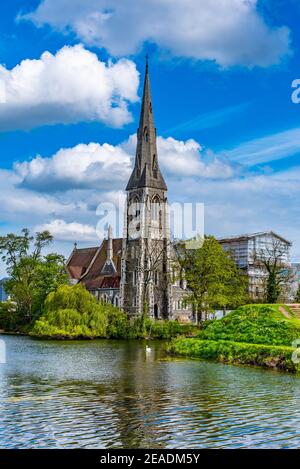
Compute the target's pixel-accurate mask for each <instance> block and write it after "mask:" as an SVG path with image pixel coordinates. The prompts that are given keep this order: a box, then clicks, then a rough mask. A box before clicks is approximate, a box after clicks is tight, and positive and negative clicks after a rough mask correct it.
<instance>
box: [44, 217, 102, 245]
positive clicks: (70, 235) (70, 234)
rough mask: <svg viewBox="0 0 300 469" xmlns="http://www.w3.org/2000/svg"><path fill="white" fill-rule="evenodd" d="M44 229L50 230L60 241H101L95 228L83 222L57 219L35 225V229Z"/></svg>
mask: <svg viewBox="0 0 300 469" xmlns="http://www.w3.org/2000/svg"><path fill="white" fill-rule="evenodd" d="M44 230H47V231H50V233H51V234H52V235H53V236H54V237H55V238H56V239H57V240H60V241H72V242H74V241H81V242H88V241H93V242H99V239H98V237H97V234H96V230H95V228H94V227H93V226H90V225H84V224H82V223H77V222H71V223H66V222H65V221H64V220H61V219H57V220H51V221H50V222H49V223H44V224H43V225H38V226H36V227H35V231H44Z"/></svg>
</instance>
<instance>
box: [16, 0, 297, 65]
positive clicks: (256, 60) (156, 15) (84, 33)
mask: <svg viewBox="0 0 300 469" xmlns="http://www.w3.org/2000/svg"><path fill="white" fill-rule="evenodd" d="M257 3H258V0H205V1H200V0H173V1H170V0H160V1H157V0H143V2H141V1H140V0H122V1H120V0H76V1H74V0H42V1H41V3H40V4H39V6H38V7H37V9H36V10H35V11H33V12H31V13H29V14H25V15H22V14H20V15H19V19H20V18H23V19H27V20H31V21H33V22H34V23H35V24H36V25H37V26H42V25H44V24H49V25H51V26H52V27H53V28H55V29H56V30H58V31H62V32H65V33H68V32H69V31H70V30H71V31H73V32H74V33H75V35H76V36H77V37H78V38H80V40H82V41H84V42H85V43H86V44H89V45H93V46H98V47H103V48H105V49H106V50H107V51H108V52H109V53H110V54H112V55H115V56H121V55H123V54H134V53H136V52H137V51H139V50H140V49H141V47H142V45H143V43H144V42H145V41H150V42H154V43H156V44H157V45H158V46H160V47H161V48H162V49H164V50H166V51H169V52H170V53H171V54H172V55H174V56H177V57H189V58H192V59H196V60H199V59H200V60H213V61H215V62H217V63H218V64H220V65H221V66H223V67H228V66H232V65H243V66H247V67H251V66H254V65H258V66H268V65H270V64H274V63H277V62H279V60H280V58H281V57H282V56H283V55H284V54H286V53H288V52H289V30H288V28H287V27H284V26H282V27H271V26H270V25H267V24H266V22H265V21H264V19H263V18H262V17H261V15H260V14H259V12H258V11H257Z"/></svg>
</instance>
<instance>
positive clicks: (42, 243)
mask: <svg viewBox="0 0 300 469" xmlns="http://www.w3.org/2000/svg"><path fill="white" fill-rule="evenodd" d="M52 240H53V237H52V235H51V234H50V233H49V232H48V231H43V232H40V233H36V234H35V236H31V235H30V233H29V230H27V229H23V230H22V235H16V234H14V233H10V234H8V235H7V236H2V237H0V255H1V256H2V261H3V262H5V263H6V265H7V272H8V274H9V277H10V278H9V280H8V281H7V283H6V291H7V293H8V294H9V295H10V298H11V300H12V301H13V302H14V304H15V306H16V316H18V318H19V322H20V325H24V324H28V323H30V322H31V321H32V320H33V319H36V317H38V316H39V315H40V314H41V310H42V308H43V303H44V300H45V298H46V297H47V295H48V293H50V292H51V291H54V290H55V289H56V288H57V287H58V285H61V284H64V283H67V282H68V277H67V274H66V272H65V269H64V264H65V259H64V257H63V256H60V255H58V254H48V255H46V256H43V255H42V251H43V249H44V248H45V247H47V246H48V245H49V244H50V243H51V242H52Z"/></svg>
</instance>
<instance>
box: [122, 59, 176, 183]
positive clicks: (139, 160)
mask: <svg viewBox="0 0 300 469" xmlns="http://www.w3.org/2000/svg"><path fill="white" fill-rule="evenodd" d="M140 187H151V188H155V189H162V190H165V191H166V190H167V186H166V183H165V181H164V178H163V176H162V174H161V172H160V169H159V166H158V159H157V147H156V129H155V126H154V118H153V112H152V99H151V92H150V79H149V65H148V56H146V72H145V81H144V92H143V101H142V109H141V116H140V124H139V128H138V131H137V148H136V156H135V165H134V169H133V172H132V175H131V177H130V179H129V182H128V184H127V187H126V190H127V191H128V190H131V189H137V188H140Z"/></svg>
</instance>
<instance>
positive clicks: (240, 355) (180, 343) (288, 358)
mask: <svg viewBox="0 0 300 469" xmlns="http://www.w3.org/2000/svg"><path fill="white" fill-rule="evenodd" d="M293 351H294V349H293V348H292V347H285V346H279V345H263V344H247V343H242V342H232V341H229V340H227V341H226V340H219V341H214V340H201V339H185V338H184V339H182V338H181V339H178V340H174V341H173V342H172V343H171V345H170V347H169V353H170V354H173V355H179V356H185V357H193V358H201V359H205V360H214V361H219V362H223V363H233V364H243V365H255V366H262V367H265V368H273V369H277V370H282V371H290V372H298V371H300V367H299V365H297V364H295V363H293V361H292V353H293Z"/></svg>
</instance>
